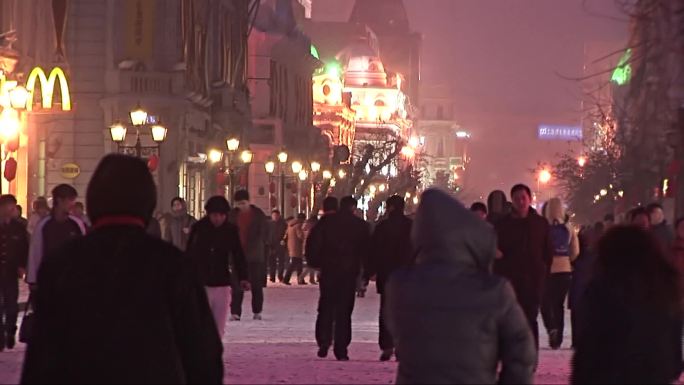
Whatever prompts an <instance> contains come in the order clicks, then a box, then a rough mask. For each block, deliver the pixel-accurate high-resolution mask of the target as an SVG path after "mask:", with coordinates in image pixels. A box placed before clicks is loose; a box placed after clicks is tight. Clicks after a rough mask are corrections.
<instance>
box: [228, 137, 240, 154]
mask: <svg viewBox="0 0 684 385" xmlns="http://www.w3.org/2000/svg"><path fill="white" fill-rule="evenodd" d="M226 147H227V148H228V151H230V152H235V151H237V149H238V148H239V147H240V141H239V140H238V139H236V138H231V139H228V140H226Z"/></svg>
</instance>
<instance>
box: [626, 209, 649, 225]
mask: <svg viewBox="0 0 684 385" xmlns="http://www.w3.org/2000/svg"><path fill="white" fill-rule="evenodd" d="M628 216H629V223H630V224H632V225H634V226H637V227H640V228H642V229H644V230H650V229H651V216H650V215H649V213H648V210H647V209H646V208H645V207H641V206H640V207H635V208H633V209H632V210H631V211H630V212H629V215H628Z"/></svg>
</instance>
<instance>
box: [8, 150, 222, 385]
mask: <svg viewBox="0 0 684 385" xmlns="http://www.w3.org/2000/svg"><path fill="white" fill-rule="evenodd" d="M123 180H125V181H127V182H128V183H121V181H123ZM131 186H135V188H131ZM156 197H157V192H156V188H155V182H154V179H153V178H152V175H151V174H150V172H149V170H148V168H147V164H145V162H143V161H141V160H139V159H137V158H133V157H128V156H124V155H107V156H105V157H104V158H103V159H102V161H101V162H100V164H99V165H98V166H97V168H96V169H95V172H94V174H93V177H92V179H91V180H90V183H89V185H88V191H87V195H86V203H87V206H88V211H89V214H90V217H91V219H92V221H93V231H92V232H91V233H90V234H88V235H87V236H85V237H84V238H81V239H78V240H74V241H72V242H68V243H67V244H66V245H65V246H64V247H63V248H61V249H60V250H58V251H57V252H56V253H55V254H54V255H52V256H51V257H50V258H48V259H46V260H45V261H44V263H43V266H42V268H41V269H40V273H39V274H38V285H39V287H40V289H39V290H38V291H37V292H36V302H37V305H38V306H37V307H36V311H35V313H34V314H35V323H34V325H33V326H34V328H33V334H32V337H31V340H30V341H29V343H28V347H27V350H26V355H25V358H24V366H23V369H22V375H21V383H23V384H38V383H72V384H77V383H78V384H85V383H90V384H95V383H102V382H108V383H157V384H162V383H167V384H172V383H173V384H180V383H212V384H219V383H221V382H222V380H223V360H222V357H221V355H222V350H223V347H222V345H221V340H220V338H219V336H218V333H217V332H216V327H215V326H214V320H213V317H212V315H211V310H210V309H209V304H208V303H207V296H206V293H205V290H204V287H203V286H202V284H201V283H200V282H199V281H198V280H197V276H196V274H195V270H194V269H193V268H192V266H191V261H190V260H189V259H188V258H185V257H184V256H183V255H182V253H181V252H180V251H179V250H178V249H177V248H176V247H173V246H171V245H169V244H168V243H166V242H163V241H161V240H158V239H155V238H153V237H150V236H149V235H147V234H146V233H145V226H146V224H147V221H148V220H149V218H150V216H151V215H152V211H153V210H154V207H155V206H156V199H157V198H156Z"/></svg>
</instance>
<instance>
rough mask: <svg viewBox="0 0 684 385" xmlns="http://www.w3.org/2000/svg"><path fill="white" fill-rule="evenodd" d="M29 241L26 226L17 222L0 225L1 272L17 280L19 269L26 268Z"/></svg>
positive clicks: (12, 221)
mask: <svg viewBox="0 0 684 385" xmlns="http://www.w3.org/2000/svg"><path fill="white" fill-rule="evenodd" d="M28 251H29V240H28V232H27V231H26V226H24V225H23V224H22V223H21V222H19V221H16V220H11V221H9V223H7V224H5V225H2V224H0V269H1V270H0V272H2V273H4V274H5V275H3V277H11V279H14V280H16V279H17V277H18V276H17V272H18V270H19V268H24V269H25V268H26V262H27V260H28Z"/></svg>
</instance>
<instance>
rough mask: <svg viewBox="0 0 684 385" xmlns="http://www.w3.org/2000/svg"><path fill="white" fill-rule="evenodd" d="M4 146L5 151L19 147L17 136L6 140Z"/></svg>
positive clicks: (11, 150)
mask: <svg viewBox="0 0 684 385" xmlns="http://www.w3.org/2000/svg"><path fill="white" fill-rule="evenodd" d="M5 147H6V150H7V152H14V151H17V150H18V149H19V136H16V137H15V138H14V139H11V140H10V141H8V142H7V144H6V145H5Z"/></svg>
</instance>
